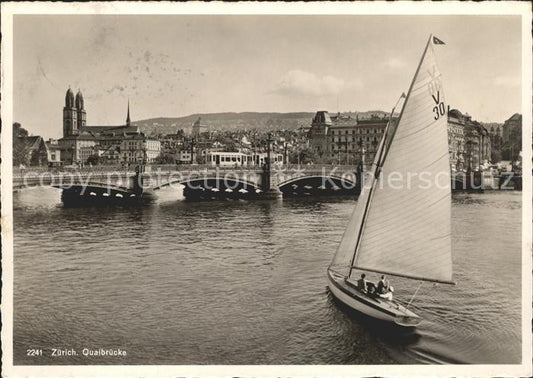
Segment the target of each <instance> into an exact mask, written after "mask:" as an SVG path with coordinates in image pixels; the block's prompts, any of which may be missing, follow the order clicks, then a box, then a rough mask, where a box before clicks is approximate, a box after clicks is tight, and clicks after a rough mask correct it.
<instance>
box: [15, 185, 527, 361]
mask: <svg viewBox="0 0 533 378" xmlns="http://www.w3.org/2000/svg"><path fill="white" fill-rule="evenodd" d="M161 194H163V195H162V198H161V200H160V201H159V202H157V203H155V204H152V205H151V206H146V207H137V208H112V209H106V208H63V207H62V205H61V202H60V193H59V191H56V190H55V189H50V188H39V189H27V190H23V191H20V192H18V193H15V194H14V220H15V240H14V243H15V250H14V253H15V256H14V261H15V280H14V363H15V364H16V365H18V364H57V365H61V364H146V365H150V364H171V365H180V364H393V363H402V364H403V363H409V364H417V363H475V364H487V363H494V364H506V363H520V361H521V329H520V324H521V309H520V306H521V299H520V298H521V251H520V245H521V193H519V192H486V193H484V194H457V195H456V194H454V196H453V205H452V217H453V261H454V279H455V280H456V281H457V285H456V286H448V285H439V286H434V285H432V284H429V283H427V284H423V285H422V287H421V288H420V291H419V293H418V295H417V297H416V298H415V300H414V303H413V304H412V307H413V309H414V310H415V312H417V313H418V314H419V315H421V316H422V317H423V318H424V319H425V320H424V322H423V323H422V324H421V325H420V326H419V327H417V329H416V330H414V331H410V332H402V333H399V332H395V331H394V330H390V329H384V328H383V327H382V326H381V325H380V324H375V323H372V322H369V321H368V320H367V319H365V318H363V317H361V316H360V315H358V314H355V313H352V312H349V311H348V310H347V309H346V308H344V307H343V306H341V305H339V304H338V303H337V302H336V301H334V300H333V299H332V297H331V295H330V293H329V292H328V289H327V279H326V268H327V266H328V264H329V262H330V260H331V258H332V255H333V254H334V252H335V249H336V247H337V245H338V243H339V241H340V239H341V236H342V233H343V232H344V228H345V225H346V223H347V220H348V217H349V216H350V214H351V212H352V210H353V208H354V206H355V203H356V202H355V200H354V198H352V197H343V198H342V197H329V198H290V199H284V200H279V201H250V202H246V201H219V202H194V203H192V202H184V201H180V200H179V195H177V194H175V193H174V192H171V191H169V192H167V193H165V192H161V193H160V195H161ZM177 199H178V200H177ZM369 276H371V277H370V278H372V279H377V275H369ZM391 283H392V284H393V285H394V287H395V289H396V291H395V295H396V296H397V297H398V298H402V299H404V300H409V298H410V295H411V294H412V293H413V292H414V291H415V290H416V286H417V285H418V283H416V282H413V281H409V280H403V279H400V278H394V277H391ZM31 348H42V349H43V355H42V356H28V355H27V354H28V352H27V350H28V349H31ZM53 348H56V349H68V350H70V349H74V350H75V351H76V352H77V353H78V355H75V356H64V357H53V356H51V353H52V349H53ZM84 348H87V349H90V350H94V349H98V348H111V349H115V350H116V349H118V348H120V349H121V350H125V351H127V355H126V356H125V357H90V356H89V357H86V356H83V354H82V351H83V349H84Z"/></svg>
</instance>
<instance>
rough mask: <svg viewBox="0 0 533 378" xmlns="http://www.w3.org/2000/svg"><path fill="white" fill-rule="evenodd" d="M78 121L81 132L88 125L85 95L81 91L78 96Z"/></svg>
mask: <svg viewBox="0 0 533 378" xmlns="http://www.w3.org/2000/svg"><path fill="white" fill-rule="evenodd" d="M76 120H77V124H78V130H81V128H82V127H85V126H86V125H87V113H86V112H85V108H84V104H83V95H82V94H81V91H80V90H79V89H78V93H77V94H76Z"/></svg>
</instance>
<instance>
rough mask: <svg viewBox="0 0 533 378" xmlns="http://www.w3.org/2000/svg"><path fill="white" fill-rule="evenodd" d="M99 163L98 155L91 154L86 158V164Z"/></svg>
mask: <svg viewBox="0 0 533 378" xmlns="http://www.w3.org/2000/svg"><path fill="white" fill-rule="evenodd" d="M98 163H100V156H98V155H96V154H93V155H91V156H89V157H88V158H87V164H91V165H98Z"/></svg>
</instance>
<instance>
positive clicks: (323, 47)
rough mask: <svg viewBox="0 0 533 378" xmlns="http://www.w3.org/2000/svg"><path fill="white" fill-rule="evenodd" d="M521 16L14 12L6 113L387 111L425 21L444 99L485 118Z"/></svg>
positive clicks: (508, 69)
mask: <svg viewBox="0 0 533 378" xmlns="http://www.w3.org/2000/svg"><path fill="white" fill-rule="evenodd" d="M520 22H521V21H520V17H519V16H358V15H350V16H342V15H337V16H335V15H330V16H327V15H325V16H302V15H281V16H280V15H251V16H250V15H168V16H165V15H116V16H113V15H15V16H14V35H13V46H14V51H13V52H14V56H13V59H14V60H13V65H14V77H13V79H14V97H13V103H14V108H13V119H14V121H16V122H20V123H21V124H22V126H23V127H25V128H26V129H28V130H29V131H30V133H31V134H33V135H42V136H43V137H45V138H51V137H53V138H58V137H61V136H62V135H61V134H62V111H63V106H64V101H65V92H66V91H67V89H68V88H69V86H70V87H71V88H72V90H73V91H74V92H75V93H76V92H77V91H78V89H80V90H81V91H82V93H83V96H84V99H85V108H86V111H87V124H88V125H120V124H124V122H125V118H126V110H127V103H128V100H129V101H130V107H131V118H132V120H141V119H147V118H153V117H180V116H185V115H189V114H193V113H214V112H243V111H258V112H297V111H308V112H315V111H317V110H328V111H330V112H337V111H341V112H342V111H367V110H385V111H389V110H390V109H391V108H392V106H393V105H394V104H395V103H396V100H397V99H398V97H399V96H400V95H401V93H402V92H406V91H407V90H408V87H409V84H410V82H411V80H412V77H413V75H414V72H415V70H416V66H417V64H418V61H419V60H420V56H421V54H422V51H423V49H424V46H425V43H426V41H427V38H428V36H429V34H430V33H433V34H434V35H436V36H437V37H438V38H439V39H441V40H443V41H444V42H445V43H446V45H445V46H435V52H436V56H437V62H438V65H439V68H440V71H441V72H442V74H443V86H444V91H445V96H446V101H447V103H448V104H449V105H450V106H451V107H452V108H458V109H460V110H461V111H462V112H463V113H465V112H467V113H469V114H470V115H471V116H472V118H473V119H476V120H478V121H482V122H504V121H505V120H506V119H508V118H509V117H510V116H511V115H512V114H513V113H516V112H520V109H521V86H520V83H521V51H522V50H521V24H520Z"/></svg>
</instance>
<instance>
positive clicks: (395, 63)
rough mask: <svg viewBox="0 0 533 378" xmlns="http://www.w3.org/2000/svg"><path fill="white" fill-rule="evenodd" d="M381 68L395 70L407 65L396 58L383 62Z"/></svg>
mask: <svg viewBox="0 0 533 378" xmlns="http://www.w3.org/2000/svg"><path fill="white" fill-rule="evenodd" d="M383 66H384V67H385V68H388V69H392V70H397V69H400V68H403V67H405V66H407V63H406V62H405V61H403V60H401V59H398V58H390V59H388V60H386V61H385V62H383Z"/></svg>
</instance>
